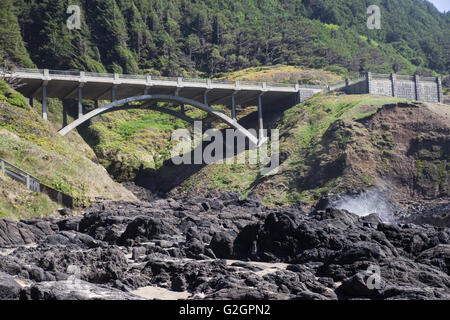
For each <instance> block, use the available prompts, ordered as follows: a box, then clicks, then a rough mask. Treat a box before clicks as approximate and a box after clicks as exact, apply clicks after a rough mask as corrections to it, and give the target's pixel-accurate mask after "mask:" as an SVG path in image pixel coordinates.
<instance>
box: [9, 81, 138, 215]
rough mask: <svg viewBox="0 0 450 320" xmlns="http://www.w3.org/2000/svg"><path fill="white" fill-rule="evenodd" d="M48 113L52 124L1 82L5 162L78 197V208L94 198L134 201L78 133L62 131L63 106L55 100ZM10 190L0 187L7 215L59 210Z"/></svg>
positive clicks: (37, 109)
mask: <svg viewBox="0 0 450 320" xmlns="http://www.w3.org/2000/svg"><path fill="white" fill-rule="evenodd" d="M49 109H50V121H44V120H42V119H41V117H40V114H39V111H40V109H39V106H36V109H32V108H31V107H30V106H29V105H28V104H27V102H26V100H25V98H24V97H23V96H21V95H20V94H19V93H17V92H15V91H13V90H11V89H10V88H8V87H7V86H6V85H5V84H4V83H3V82H0V158H3V159H5V160H7V161H8V162H10V163H12V164H14V165H16V166H17V167H19V168H21V169H22V170H25V171H26V172H28V173H30V174H31V175H33V176H35V177H37V178H38V179H40V180H41V182H42V183H44V184H46V185H48V186H50V187H53V188H55V189H57V190H59V191H62V192H64V193H66V194H69V195H71V196H73V197H74V198H75V199H76V202H77V204H78V205H83V204H87V203H89V201H90V200H92V199H94V198H95V197H107V198H111V199H125V200H135V198H134V196H132V195H131V193H130V192H129V191H127V190H126V189H125V188H123V187H122V186H121V185H119V184H117V183H116V182H114V181H113V180H112V179H111V178H110V177H109V175H108V173H107V172H106V170H105V169H104V168H103V167H102V166H100V165H99V164H96V163H95V162H93V161H92V160H91V159H95V154H94V153H93V152H92V150H91V149H90V148H89V146H88V145H87V144H86V143H85V142H84V141H83V139H81V137H80V136H79V135H78V134H77V133H76V132H72V133H71V134H69V135H68V136H67V137H62V136H60V135H59V134H58V133H57V129H59V128H60V127H61V125H60V123H58V121H57V119H56V118H57V116H56V114H57V113H62V112H61V105H60V104H59V103H57V102H55V101H53V102H52V103H51V105H50V108H49ZM58 117H59V116H58ZM52 120H54V121H55V122H53V121H52ZM4 179H5V181H6V180H10V179H9V178H7V177H4ZM5 188H6V183H5V184H2V185H1V186H0V189H1V191H2V192H0V203H2V207H1V208H10V209H8V210H6V209H3V210H2V211H3V214H5V212H8V216H11V215H14V216H16V217H22V216H30V215H34V214H37V215H43V214H49V213H51V212H50V211H51V209H52V208H53V207H54V206H53V205H50V204H49V205H38V206H33V205H32V203H33V201H34V200H33V201H31V200H26V201H25V200H23V198H22V195H21V192H19V191H20V189H16V190H18V192H17V193H15V196H14V197H11V196H8V194H9V195H10V194H11V191H7V190H6V189H5ZM38 197H40V195H39V196H38ZM20 203H22V204H23V205H20ZM34 207H35V208H34ZM11 208H12V209H11ZM30 208H31V209H30ZM33 208H34V209H33Z"/></svg>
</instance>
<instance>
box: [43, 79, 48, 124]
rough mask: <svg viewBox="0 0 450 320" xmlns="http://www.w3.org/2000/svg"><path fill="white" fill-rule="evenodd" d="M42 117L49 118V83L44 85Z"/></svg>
mask: <svg viewBox="0 0 450 320" xmlns="http://www.w3.org/2000/svg"><path fill="white" fill-rule="evenodd" d="M42 119H44V120H47V85H44V86H43V87H42Z"/></svg>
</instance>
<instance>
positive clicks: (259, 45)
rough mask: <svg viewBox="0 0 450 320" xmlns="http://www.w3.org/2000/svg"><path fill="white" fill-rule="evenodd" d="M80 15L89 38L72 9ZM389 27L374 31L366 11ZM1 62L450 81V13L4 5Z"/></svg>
mask: <svg viewBox="0 0 450 320" xmlns="http://www.w3.org/2000/svg"><path fill="white" fill-rule="evenodd" d="M71 4H77V5H79V6H80V7H81V23H82V24H81V30H69V29H68V28H67V26H66V20H67V18H68V17H69V15H68V14H67V13H66V10H67V8H68V6H69V5H71ZM371 4H377V5H379V6H380V8H381V18H382V27H381V29H380V30H369V29H368V28H367V26H366V21H367V18H368V14H367V12H366V10H367V7H368V6H369V5H371ZM0 6H1V8H2V10H1V11H0V55H1V56H3V57H4V58H8V59H9V60H10V61H13V62H14V63H15V64H17V65H20V66H37V67H40V68H44V67H45V68H52V69H80V70H81V69H82V70H90V71H99V72H104V71H109V72H121V73H150V74H158V73H160V74H163V75H191V76H195V75H199V74H201V75H208V76H211V75H214V74H217V73H220V72H224V71H233V70H238V69H242V68H246V67H250V66H259V65H271V64H280V63H282V64H289V65H298V66H305V67H312V68H323V69H328V70H331V71H336V72H339V73H346V72H352V73H358V72H363V71H366V70H371V71H374V72H391V71H393V70H399V71H400V72H403V73H413V72H418V73H420V74H433V73H449V70H450V34H449V32H448V31H449V30H450V14H448V13H447V14H442V13H440V12H438V11H437V10H436V9H435V8H434V7H433V5H431V4H430V3H428V2H426V1H424V0H370V1H368V0H340V1H335V0H239V1H238V0H96V1H93V0H70V1H69V0H0Z"/></svg>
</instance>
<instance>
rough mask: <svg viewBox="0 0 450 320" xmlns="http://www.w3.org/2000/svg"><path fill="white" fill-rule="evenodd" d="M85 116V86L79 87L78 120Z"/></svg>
mask: <svg viewBox="0 0 450 320" xmlns="http://www.w3.org/2000/svg"><path fill="white" fill-rule="evenodd" d="M82 116H83V86H81V85H80V86H79V87H78V118H81V117H82Z"/></svg>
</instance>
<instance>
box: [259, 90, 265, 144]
mask: <svg viewBox="0 0 450 320" xmlns="http://www.w3.org/2000/svg"><path fill="white" fill-rule="evenodd" d="M263 95H264V93H261V94H260V95H259V96H258V129H259V140H260V141H262V139H264V122H263V113H262V96H263Z"/></svg>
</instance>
